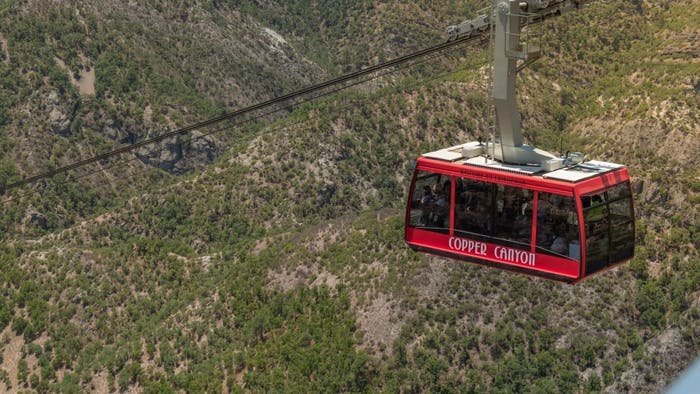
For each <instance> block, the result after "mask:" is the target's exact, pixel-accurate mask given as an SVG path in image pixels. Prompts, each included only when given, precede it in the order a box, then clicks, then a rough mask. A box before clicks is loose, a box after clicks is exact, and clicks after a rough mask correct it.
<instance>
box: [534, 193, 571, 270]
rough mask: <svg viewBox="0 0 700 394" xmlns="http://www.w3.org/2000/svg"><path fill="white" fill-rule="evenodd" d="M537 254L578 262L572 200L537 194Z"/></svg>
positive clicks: (557, 195) (554, 195) (550, 194)
mask: <svg viewBox="0 0 700 394" xmlns="http://www.w3.org/2000/svg"><path fill="white" fill-rule="evenodd" d="M537 251H538V252H540V253H547V254H554V255H558V256H562V257H568V258H571V259H574V260H580V259H581V245H580V241H579V231H578V215H577V213H576V204H575V203H574V198H573V197H567V196H562V195H559V194H552V193H544V192H540V193H539V194H538V200H537Z"/></svg>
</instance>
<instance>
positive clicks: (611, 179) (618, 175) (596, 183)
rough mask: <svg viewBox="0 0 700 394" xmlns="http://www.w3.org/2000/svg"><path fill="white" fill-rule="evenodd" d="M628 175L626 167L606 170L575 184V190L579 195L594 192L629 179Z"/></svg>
mask: <svg viewBox="0 0 700 394" xmlns="http://www.w3.org/2000/svg"><path fill="white" fill-rule="evenodd" d="M629 179H630V175H629V172H627V167H622V168H620V169H617V170H615V171H611V172H607V173H605V174H601V175H598V176H596V177H593V178H590V179H586V180H585V181H583V182H580V183H578V184H576V186H575V187H576V191H577V192H578V194H579V195H580V196H583V195H586V194H589V193H593V192H596V191H598V190H602V189H607V188H609V187H612V186H614V185H617V184H620V183H624V182H627V181H629Z"/></svg>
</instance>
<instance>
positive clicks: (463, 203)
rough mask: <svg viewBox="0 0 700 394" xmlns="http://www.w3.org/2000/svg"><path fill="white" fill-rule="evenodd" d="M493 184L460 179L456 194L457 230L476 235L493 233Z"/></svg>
mask: <svg viewBox="0 0 700 394" xmlns="http://www.w3.org/2000/svg"><path fill="white" fill-rule="evenodd" d="M492 207H493V184H492V183H489V182H481V181H475V180H472V179H464V178H461V179H458V181H457V185H456V196H455V232H457V233H461V234H466V235H469V236H476V237H477V238H479V236H481V235H486V236H488V235H490V234H491V214H492Z"/></svg>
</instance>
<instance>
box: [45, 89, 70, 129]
mask: <svg viewBox="0 0 700 394" xmlns="http://www.w3.org/2000/svg"><path fill="white" fill-rule="evenodd" d="M47 101H48V102H47V112H48V119H49V128H50V129H51V131H52V132H53V133H55V134H58V135H61V136H63V137H67V136H68V135H70V133H71V128H70V126H71V123H72V122H73V118H74V117H75V110H74V109H73V108H72V107H73V105H70V104H69V102H67V101H66V100H62V99H61V97H60V96H59V95H58V92H56V91H52V92H51V93H49V95H48V97H47Z"/></svg>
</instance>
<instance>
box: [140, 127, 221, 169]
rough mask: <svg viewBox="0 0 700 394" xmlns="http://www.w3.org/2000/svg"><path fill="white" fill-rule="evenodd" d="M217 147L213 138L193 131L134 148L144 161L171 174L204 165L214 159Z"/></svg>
mask: <svg viewBox="0 0 700 394" xmlns="http://www.w3.org/2000/svg"><path fill="white" fill-rule="evenodd" d="M218 151H219V149H218V144H217V141H216V140H215V139H213V138H212V137H211V136H205V135H204V134H202V133H201V132H198V131H194V132H192V133H191V138H190V137H175V138H170V139H167V140H165V141H163V142H161V143H158V144H154V145H150V146H145V147H143V148H140V149H138V150H136V153H135V154H136V156H137V157H138V158H139V159H140V160H141V161H142V162H144V163H146V164H149V165H152V166H154V167H158V168H161V169H163V170H165V171H168V172H170V173H173V174H181V173H184V172H187V171H188V170H190V169H192V168H195V167H199V166H202V165H206V164H209V163H211V162H212V161H214V159H215V158H216V156H217V153H218Z"/></svg>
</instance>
